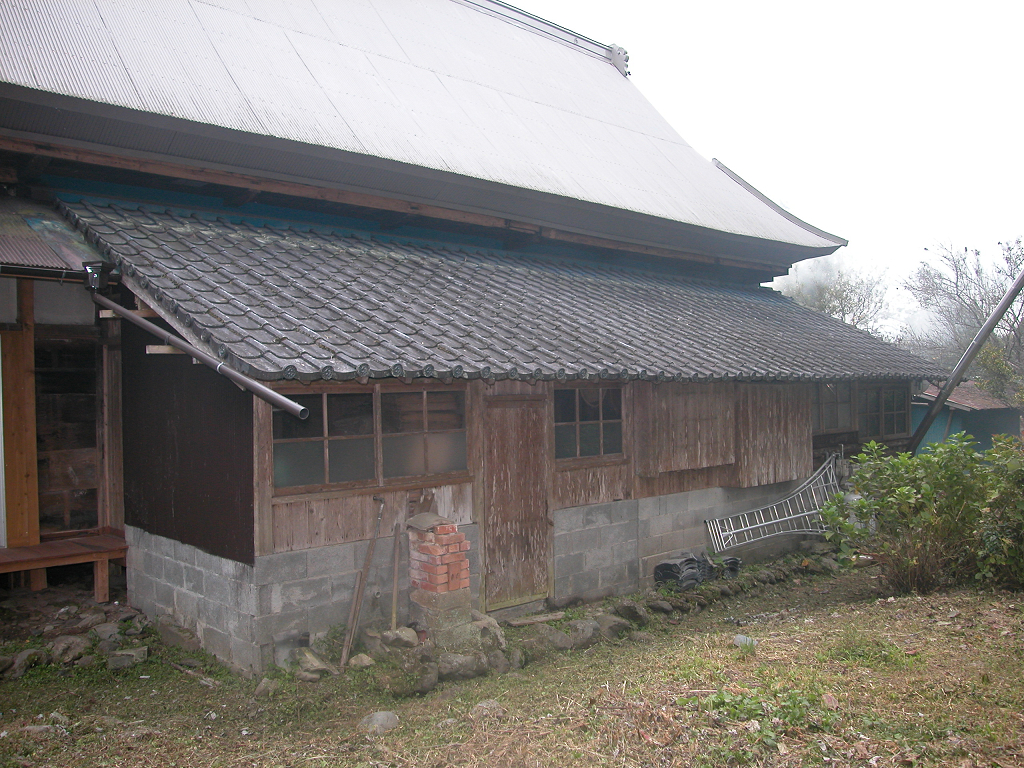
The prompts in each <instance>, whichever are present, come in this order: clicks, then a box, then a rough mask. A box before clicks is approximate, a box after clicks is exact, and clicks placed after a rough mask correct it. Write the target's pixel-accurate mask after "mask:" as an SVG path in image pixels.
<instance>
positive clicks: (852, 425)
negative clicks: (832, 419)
mask: <svg viewBox="0 0 1024 768" xmlns="http://www.w3.org/2000/svg"><path fill="white" fill-rule="evenodd" d="M835 385H846V386H847V387H849V393H850V399H849V401H848V402H847V404H846V405H847V407H848V411H849V417H850V421H849V425H848V426H846V427H838V426H837V427H831V428H828V429H825V428H824V427H823V426H822V425H823V424H824V423H825V407H826V406H827V405H831V404H832V403H829V402H827V401H826V400H825V398H823V397H822V393H823V392H824V391H825V390H826V388H828V387H831V386H835ZM857 397H858V393H857V384H856V382H854V381H850V380H846V381H828V382H825V381H820V382H818V384H817V386H816V387H815V390H814V399H813V400H812V403H811V408H812V414H811V419H812V421H811V434H812V435H839V434H844V433H847V432H856V431H857V430H858V418H859V414H858V413H857ZM834 404H835V405H836V407H837V409H838V407H839V406H840V405H842V403H841V402H840V400H839V399H838V397H837V398H836V400H835V402H834ZM836 417H837V418H836V420H837V422H838V410H837V412H836Z"/></svg>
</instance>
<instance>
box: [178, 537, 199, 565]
mask: <svg viewBox="0 0 1024 768" xmlns="http://www.w3.org/2000/svg"><path fill="white" fill-rule="evenodd" d="M173 557H174V559H175V560H177V561H178V562H179V563H184V564H186V565H195V564H196V548H195V547H193V546H190V545H188V544H183V543H182V542H180V541H175V542H174V553H173Z"/></svg>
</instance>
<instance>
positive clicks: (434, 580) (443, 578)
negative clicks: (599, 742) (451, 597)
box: [427, 573, 448, 584]
mask: <svg viewBox="0 0 1024 768" xmlns="http://www.w3.org/2000/svg"><path fill="white" fill-rule="evenodd" d="M427 581H429V582H430V583H431V584H447V583H448V574H447V573H428V574H427Z"/></svg>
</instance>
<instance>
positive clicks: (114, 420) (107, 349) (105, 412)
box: [99, 318, 124, 531]
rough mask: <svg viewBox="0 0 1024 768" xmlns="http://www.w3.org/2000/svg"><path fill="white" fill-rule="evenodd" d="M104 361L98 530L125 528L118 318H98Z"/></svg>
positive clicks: (100, 429)
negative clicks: (99, 319)
mask: <svg viewBox="0 0 1024 768" xmlns="http://www.w3.org/2000/svg"><path fill="white" fill-rule="evenodd" d="M100 324H101V326H102V339H103V363H102V374H101V376H100V387H101V388H102V389H101V391H100V403H101V413H100V427H99V432H100V440H99V445H100V450H101V451H102V454H101V467H102V474H101V477H100V485H99V495H100V498H99V525H100V528H101V529H106V530H113V531H124V463H123V459H122V456H123V453H122V446H121V321H120V320H117V319H116V318H115V319H113V320H101V321H100Z"/></svg>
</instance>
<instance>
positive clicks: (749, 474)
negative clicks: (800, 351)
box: [736, 384, 814, 488]
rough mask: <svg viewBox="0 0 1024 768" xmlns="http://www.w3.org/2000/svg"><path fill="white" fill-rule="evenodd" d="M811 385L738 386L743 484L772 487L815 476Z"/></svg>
mask: <svg viewBox="0 0 1024 768" xmlns="http://www.w3.org/2000/svg"><path fill="white" fill-rule="evenodd" d="M812 386H813V385H811V384H741V385H739V417H738V419H737V432H738V435H739V440H738V446H737V447H738V452H737V454H738V455H737V461H736V466H737V477H736V485H737V486H738V487H740V488H750V487H751V486H755V485H768V484H771V483H779V482H782V481H784V480H796V479H798V478H803V477H807V476H808V475H810V474H811V472H812V471H813V469H814V462H813V457H812V439H811V431H812V425H811V402H812V396H813V390H812Z"/></svg>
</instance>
